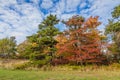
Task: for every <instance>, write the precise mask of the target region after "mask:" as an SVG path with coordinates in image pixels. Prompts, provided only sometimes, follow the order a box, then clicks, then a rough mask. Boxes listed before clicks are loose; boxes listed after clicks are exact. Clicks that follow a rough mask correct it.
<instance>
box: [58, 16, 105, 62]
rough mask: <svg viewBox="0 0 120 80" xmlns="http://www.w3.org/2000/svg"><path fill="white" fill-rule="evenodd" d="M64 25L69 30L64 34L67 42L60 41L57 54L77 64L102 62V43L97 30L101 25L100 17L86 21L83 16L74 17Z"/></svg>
mask: <svg viewBox="0 0 120 80" xmlns="http://www.w3.org/2000/svg"><path fill="white" fill-rule="evenodd" d="M64 24H66V26H67V29H68V30H67V31H65V33H64V37H65V38H64V39H66V40H65V42H64V41H61V40H59V43H58V44H57V45H59V46H58V47H57V48H58V52H57V54H58V55H59V56H62V57H64V58H66V59H68V60H69V61H73V62H75V63H77V64H83V63H87V62H94V63H95V62H101V61H102V57H101V56H102V55H103V54H102V41H101V35H100V31H98V30H97V27H98V26H99V25H100V24H101V23H100V22H99V21H98V17H90V18H88V19H87V20H86V21H85V19H84V18H83V17H81V16H73V17H72V18H70V19H69V20H68V21H64ZM62 35H63V34H62ZM62 38H63V36H62Z"/></svg>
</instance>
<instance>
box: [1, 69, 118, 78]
mask: <svg viewBox="0 0 120 80" xmlns="http://www.w3.org/2000/svg"><path fill="white" fill-rule="evenodd" d="M0 80H120V70H118V71H102V70H101V71H87V72H81V71H79V70H76V71H24V70H4V69H0Z"/></svg>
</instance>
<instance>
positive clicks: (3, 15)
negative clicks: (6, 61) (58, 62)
mask: <svg viewBox="0 0 120 80" xmlns="http://www.w3.org/2000/svg"><path fill="white" fill-rule="evenodd" d="M0 3H1V4H0V38H4V37H10V36H16V39H17V43H20V42H22V41H24V40H25V38H26V36H29V35H31V34H33V33H36V31H37V30H38V24H39V23H40V22H41V21H42V20H43V18H45V17H46V16H47V15H49V14H50V13H51V14H56V15H57V16H58V18H59V19H60V20H63V19H64V20H67V19H68V18H70V17H71V16H73V15H76V14H78V15H82V16H84V17H86V18H88V17H89V16H91V15H93V16H100V18H99V20H100V21H101V22H103V24H102V25H101V26H100V28H99V29H101V30H103V29H104V25H105V24H106V23H107V19H109V18H111V11H112V10H113V8H114V7H115V6H117V5H118V4H120V1H119V0H0ZM56 26H57V27H58V28H59V29H60V30H64V29H65V28H64V25H63V24H61V23H59V24H58V25H56Z"/></svg>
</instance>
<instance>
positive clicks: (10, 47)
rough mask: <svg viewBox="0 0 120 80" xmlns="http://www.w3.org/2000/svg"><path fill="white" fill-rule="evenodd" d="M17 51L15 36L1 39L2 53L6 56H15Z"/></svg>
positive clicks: (0, 47)
mask: <svg viewBox="0 0 120 80" xmlns="http://www.w3.org/2000/svg"><path fill="white" fill-rule="evenodd" d="M15 53H16V41H15V37H10V38H3V39H1V40H0V54H1V55H2V56H5V57H10V56H14V55H15Z"/></svg>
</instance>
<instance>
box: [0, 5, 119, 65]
mask: <svg viewBox="0 0 120 80" xmlns="http://www.w3.org/2000/svg"><path fill="white" fill-rule="evenodd" d="M98 18H99V17H98V16H95V17H92V16H91V17H89V18H88V19H85V18H84V17H83V16H79V15H75V16H72V17H71V18H69V19H68V20H67V21H60V20H59V19H57V17H56V15H52V14H50V15H49V16H47V17H46V19H44V20H43V21H42V22H41V23H40V24H39V26H38V31H37V33H36V34H33V35H31V36H28V37H27V39H26V40H25V41H24V42H23V43H21V44H19V45H16V41H15V37H11V38H4V39H1V40H0V56H1V57H2V58H19V59H30V60H31V61H32V63H35V64H37V65H40V66H41V65H47V64H50V65H60V64H70V65H87V64H105V65H108V64H111V63H114V62H117V63H119V61H120V5H119V6H117V7H115V8H114V11H113V12H112V19H109V20H108V21H109V23H108V25H106V27H105V33H104V32H101V31H100V30H98V26H99V25H100V24H101V22H99V20H98ZM59 22H61V23H62V24H64V25H65V27H66V30H64V31H62V32H60V30H59V29H58V28H56V27H55V26H56V25H57V24H59Z"/></svg>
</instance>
